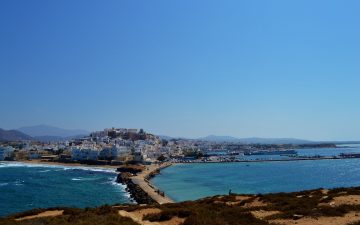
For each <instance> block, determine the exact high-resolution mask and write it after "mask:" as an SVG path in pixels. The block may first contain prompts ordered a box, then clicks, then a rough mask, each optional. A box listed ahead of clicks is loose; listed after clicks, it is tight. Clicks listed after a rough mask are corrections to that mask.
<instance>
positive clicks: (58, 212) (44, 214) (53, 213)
mask: <svg viewBox="0 0 360 225" xmlns="http://www.w3.org/2000/svg"><path fill="white" fill-rule="evenodd" d="M63 212H64V210H52V211H46V212H42V213H39V214H37V215H32V216H25V217H21V218H18V219H15V220H16V221H22V220H30V219H37V218H42V217H53V216H61V215H62V214H63Z"/></svg>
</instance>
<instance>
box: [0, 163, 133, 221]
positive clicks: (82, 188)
mask: <svg viewBox="0 0 360 225" xmlns="http://www.w3.org/2000/svg"><path fill="white" fill-rule="evenodd" d="M115 177H116V174H115V173H114V172H113V171H111V170H102V169H95V168H94V169H91V168H82V169H79V168H76V167H62V166H43V165H25V164H21V163H2V162H0V216H5V215H9V214H12V213H16V212H22V211H25V210H30V209H33V208H48V207H57V206H66V207H81V208H84V207H93V206H100V205H104V204H115V203H130V202H131V199H130V197H129V194H128V193H127V192H126V191H125V186H123V185H120V184H117V183H115V182H114V181H115Z"/></svg>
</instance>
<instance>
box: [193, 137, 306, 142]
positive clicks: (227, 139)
mask: <svg viewBox="0 0 360 225" xmlns="http://www.w3.org/2000/svg"><path fill="white" fill-rule="evenodd" d="M199 140H205V141H213V142H236V143H244V144H308V143H313V142H312V141H308V140H302V139H296V138H257V137H253V138H236V137H231V136H216V135H209V136H206V137H203V138H199Z"/></svg>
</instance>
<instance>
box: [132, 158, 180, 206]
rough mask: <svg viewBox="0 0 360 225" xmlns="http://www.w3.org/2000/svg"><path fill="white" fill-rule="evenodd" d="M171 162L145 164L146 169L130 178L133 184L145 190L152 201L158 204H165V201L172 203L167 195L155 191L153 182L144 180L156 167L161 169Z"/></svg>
mask: <svg viewBox="0 0 360 225" xmlns="http://www.w3.org/2000/svg"><path fill="white" fill-rule="evenodd" d="M170 165H171V164H169V163H168V164H162V165H160V166H159V165H150V166H146V169H145V170H143V171H142V172H141V173H139V174H137V175H136V176H133V177H132V178H131V180H132V181H133V183H134V184H137V185H139V186H140V188H141V189H142V190H143V191H145V192H146V193H147V194H148V195H149V196H150V197H151V198H152V199H154V201H156V202H157V203H159V204H165V203H173V202H174V201H173V200H171V199H170V198H169V197H167V196H166V195H165V196H162V195H160V194H159V193H157V192H156V189H157V188H156V187H155V186H154V185H153V184H150V182H148V181H146V180H145V179H146V178H147V177H148V176H149V174H150V173H152V172H154V171H156V170H157V169H161V168H164V167H167V166H170Z"/></svg>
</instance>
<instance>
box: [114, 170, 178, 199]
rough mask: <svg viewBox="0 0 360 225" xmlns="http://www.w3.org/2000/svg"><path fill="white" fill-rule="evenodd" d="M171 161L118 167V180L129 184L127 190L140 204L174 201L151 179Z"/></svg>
mask: <svg viewBox="0 0 360 225" xmlns="http://www.w3.org/2000/svg"><path fill="white" fill-rule="evenodd" d="M170 165H171V163H163V164H160V165H157V164H154V165H149V166H142V167H141V166H135V167H134V166H130V167H122V168H118V170H117V171H118V172H120V173H119V174H118V176H117V182H118V183H122V184H124V185H126V186H127V189H126V190H127V191H128V192H129V193H130V195H131V197H132V198H133V199H134V200H135V201H136V202H137V203H138V204H164V203H172V202H173V201H172V200H171V199H170V198H168V197H167V196H166V195H165V193H164V192H163V191H161V190H159V189H158V188H156V187H155V186H154V185H152V184H151V183H150V181H149V180H150V179H151V178H153V177H154V176H156V175H157V174H159V173H160V170H161V169H163V168H166V167H168V166H170Z"/></svg>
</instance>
